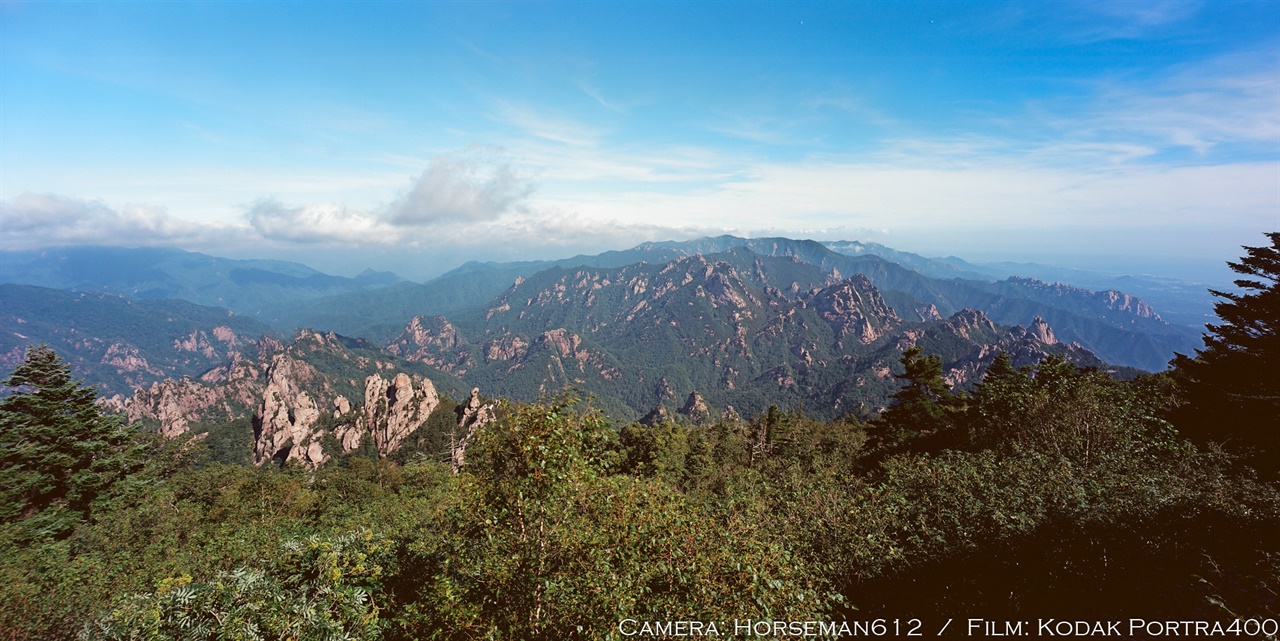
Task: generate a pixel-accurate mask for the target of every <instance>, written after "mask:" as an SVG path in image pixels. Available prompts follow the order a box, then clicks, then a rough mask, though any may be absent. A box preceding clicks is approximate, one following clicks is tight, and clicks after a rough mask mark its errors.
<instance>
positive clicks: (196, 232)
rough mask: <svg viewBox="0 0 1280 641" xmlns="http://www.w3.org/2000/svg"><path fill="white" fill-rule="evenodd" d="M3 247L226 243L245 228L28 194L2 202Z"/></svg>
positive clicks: (133, 206)
mask: <svg viewBox="0 0 1280 641" xmlns="http://www.w3.org/2000/svg"><path fill="white" fill-rule="evenodd" d="M0 221H2V222H0V248H3V249H5V250H22V249H33V248H37V247H52V246H59V245H127V246H146V245H191V244H200V245H206V246H209V245H226V244H229V243H232V242H234V241H235V240H236V239H238V238H242V237H243V235H244V231H245V230H244V229H242V228H237V227H234V226H228V225H213V224H207V223H198V222H194V221H190V220H184V219H181V218H177V217H174V216H173V215H171V214H170V213H169V212H168V210H166V209H165V208H163V207H155V206H150V205H139V204H127V205H124V206H122V207H120V208H118V209H116V208H112V207H110V206H108V205H107V204H106V203H103V202H100V201H90V200H82V199H78V198H69V197H66V196H59V195H55V194H33V193H24V194H21V195H19V196H17V197H15V198H12V199H10V200H8V201H5V202H3V203H0Z"/></svg>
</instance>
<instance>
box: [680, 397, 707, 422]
mask: <svg viewBox="0 0 1280 641" xmlns="http://www.w3.org/2000/svg"><path fill="white" fill-rule="evenodd" d="M676 412H677V413H680V414H683V415H685V416H688V417H689V420H691V421H693V422H694V423H706V422H707V421H708V420H710V419H711V410H710V409H708V408H707V401H706V399H704V398H702V395H701V394H699V393H698V392H697V391H693V392H689V398H687V399H685V402H684V405H683V406H681V407H680V409H678V410H676Z"/></svg>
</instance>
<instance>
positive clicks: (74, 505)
mask: <svg viewBox="0 0 1280 641" xmlns="http://www.w3.org/2000/svg"><path fill="white" fill-rule="evenodd" d="M3 384H4V385H7V386H9V387H10V388H16V391H15V392H14V393H12V394H10V395H9V396H7V397H5V398H4V399H3V400H0V519H3V520H4V521H15V520H19V519H26V518H32V517H38V518H36V521H35V522H33V523H32V525H34V526H36V528H37V529H38V530H39V531H44V532H46V533H50V534H58V533H61V532H64V531H66V530H67V529H69V528H70V527H71V526H73V525H74V524H75V523H76V522H78V521H80V520H81V519H82V518H84V517H85V516H87V515H88V513H89V511H90V508H91V506H92V504H93V502H94V500H95V499H97V498H98V496H99V495H100V494H101V493H102V492H103V490H105V489H106V488H107V487H108V486H109V485H110V484H111V483H112V482H113V481H115V480H116V479H118V478H120V477H122V476H124V475H125V474H127V473H128V472H129V471H130V469H131V467H132V466H131V465H130V464H129V461H130V460H131V457H130V456H129V454H130V452H129V446H130V444H131V441H132V439H131V435H132V432H131V431H130V430H129V429H128V428H127V427H125V425H124V421H123V420H122V419H121V417H117V416H110V415H104V414H102V413H101V412H99V410H98V407H97V406H96V405H95V404H94V400H95V398H96V396H97V393H96V392H95V391H94V389H93V388H92V387H86V386H84V385H82V384H81V382H79V381H76V380H74V379H73V378H72V377H71V366H70V365H68V364H67V363H66V362H64V361H63V360H62V359H61V358H59V357H58V355H57V354H56V353H54V351H53V350H52V349H50V348H49V347H47V346H44V345H40V346H36V347H32V348H30V349H28V350H27V355H26V359H25V360H24V361H23V363H22V364H21V365H19V366H18V367H17V368H16V369H14V371H13V373H12V374H11V375H10V376H9V378H7V379H5V380H4V381H3Z"/></svg>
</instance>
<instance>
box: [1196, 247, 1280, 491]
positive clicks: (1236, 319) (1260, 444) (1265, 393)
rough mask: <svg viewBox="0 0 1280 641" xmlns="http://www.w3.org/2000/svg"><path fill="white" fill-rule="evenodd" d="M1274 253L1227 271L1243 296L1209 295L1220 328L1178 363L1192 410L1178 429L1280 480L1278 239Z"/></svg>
mask: <svg viewBox="0 0 1280 641" xmlns="http://www.w3.org/2000/svg"><path fill="white" fill-rule="evenodd" d="M1266 236H1267V238H1268V239H1270V241H1271V245H1270V246H1269V247H1267V246H1263V247H1245V248H1244V249H1245V252H1246V253H1245V256H1244V257H1243V258H1241V259H1240V261H1239V262H1231V263H1227V264H1228V265H1229V266H1230V267H1231V269H1232V270H1233V271H1235V272H1236V273H1237V274H1241V275H1243V276H1244V278H1240V279H1237V280H1236V281H1235V285H1236V287H1238V288H1240V291H1239V292H1224V291H1217V290H1210V291H1212V293H1213V294H1214V295H1215V296H1217V297H1218V298H1220V299H1221V300H1219V301H1218V303H1217V304H1216V305H1215V306H1214V310H1215V311H1216V312H1217V314H1218V317H1219V318H1221V319H1222V323H1221V324H1217V325H1215V324H1209V325H1206V327H1207V329H1208V330H1209V333H1208V334H1207V335H1206V336H1205V338H1204V343H1205V347H1204V349H1201V350H1197V351H1196V355H1195V357H1194V358H1191V357H1188V356H1185V355H1181V354H1180V355H1178V357H1177V358H1176V359H1175V360H1174V366H1175V368H1176V376H1177V379H1178V381H1179V382H1180V383H1181V384H1182V385H1183V386H1184V387H1185V389H1186V401H1187V404H1186V406H1185V407H1184V408H1183V411H1182V412H1181V418H1182V421H1181V422H1180V425H1181V426H1182V427H1183V430H1184V432H1186V433H1187V434H1188V435H1191V436H1194V437H1197V438H1200V439H1203V440H1214V441H1224V442H1226V443H1227V444H1228V445H1229V446H1238V447H1241V448H1242V449H1245V450H1246V451H1248V453H1249V456H1247V458H1246V460H1247V461H1249V462H1250V463H1252V464H1254V465H1255V466H1256V467H1257V468H1258V469H1259V471H1260V472H1263V473H1265V474H1268V475H1275V474H1277V473H1280V466H1277V464H1276V456H1277V454H1280V232H1271V233H1268V234H1266Z"/></svg>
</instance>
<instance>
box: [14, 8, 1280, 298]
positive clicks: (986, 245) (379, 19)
mask: <svg viewBox="0 0 1280 641" xmlns="http://www.w3.org/2000/svg"><path fill="white" fill-rule="evenodd" d="M0 13H2V14H3V16H4V19H3V20H0V102H3V104H4V105H5V108H4V110H3V112H0V249H6V250H22V249H32V248H38V247H44V246H65V245H81V244H93V245H110V246H169V247H177V248H181V249H186V250H189V251H199V252H205V253H210V254H214V255H221V256H228V257H237V258H246V257H253V258H269V257H274V258H280V259H283V260H291V261H296V262H302V263H304V264H307V265H310V266H312V267H314V268H316V269H320V270H322V271H327V272H330V273H337V274H343V275H351V274H354V273H357V272H359V271H361V270H363V269H364V268H366V267H367V268H372V269H376V270H389V271H394V272H396V273H398V274H400V275H401V276H404V277H406V278H410V279H413V280H424V279H426V278H429V277H431V276H434V275H438V274H439V273H442V272H444V271H447V270H449V269H452V268H453V267H456V266H458V265H460V264H462V263H464V262H466V261H467V260H482V261H483V260H495V261H508V260H529V259H549V258H561V257H566V256H570V255H573V254H578V253H588V254H594V253H599V252H601V251H606V250H611V249H626V248H629V247H632V246H634V245H636V244H638V243H641V242H644V241H650V240H682V239H689V238H696V237H700V236H715V235H719V234H724V233H729V234H734V235H739V236H754V237H759V236H786V237H790V238H811V239H816V240H861V241H871V242H878V243H881V244H884V245H887V246H889V247H892V248H894V249H898V250H900V251H909V252H914V253H918V254H921V255H925V256H948V255H954V256H958V257H960V258H963V259H965V260H969V261H972V262H990V261H1013V262H1038V263H1044V264H1052V265H1062V266H1068V267H1076V268H1084V269H1093V270H1096V271H1105V272H1125V273H1149V274H1162V275H1168V276H1172V277H1178V278H1184V279H1192V280H1209V281H1212V282H1221V281H1222V280H1223V279H1227V278H1229V275H1230V273H1229V272H1228V271H1227V270H1226V269H1225V267H1224V263H1225V261H1228V260H1234V259H1235V258H1237V257H1239V255H1240V246H1241V245H1248V246H1255V245H1259V244H1261V243H1262V240H1263V237H1262V233H1264V232H1267V231H1273V230H1276V229H1280V5H1277V4H1276V3H1274V2H1233V3H1206V2H1193V1H1163V2H1162V1H1153V2H1144V3H1110V2H1089V1H1081V2H1053V3H1035V4H1028V3H990V2H981V3H963V2H956V3H803V4H792V3H610V4H608V5H595V4H590V3H588V4H583V3H538V4H531V3H483V4H461V3H423V4H417V3H361V4H347V3H324V4H293V3H268V4H249V3H159V4H155V3H146V4H116V3H72V4H64V3H56V4H55V3H39V2H16V3H3V4H0Z"/></svg>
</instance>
